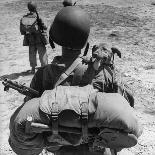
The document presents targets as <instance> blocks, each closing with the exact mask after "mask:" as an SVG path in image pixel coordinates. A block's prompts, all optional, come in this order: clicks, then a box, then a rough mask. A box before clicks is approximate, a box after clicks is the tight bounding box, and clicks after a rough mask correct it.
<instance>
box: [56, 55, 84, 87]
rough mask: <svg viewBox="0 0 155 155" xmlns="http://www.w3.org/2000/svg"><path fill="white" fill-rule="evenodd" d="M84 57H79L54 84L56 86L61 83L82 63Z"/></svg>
mask: <svg viewBox="0 0 155 155" xmlns="http://www.w3.org/2000/svg"><path fill="white" fill-rule="evenodd" d="M81 61H82V58H80V57H79V58H77V59H76V60H75V61H74V62H73V63H72V64H71V65H70V66H69V67H68V68H67V70H66V71H65V72H63V73H62V74H61V75H60V77H59V79H58V80H57V82H56V83H55V85H54V88H55V87H57V86H58V85H60V84H61V83H62V82H63V81H64V80H65V79H67V77H68V76H69V75H70V74H71V73H72V72H73V71H74V69H75V68H76V67H77V66H78V65H79V64H80V63H81Z"/></svg>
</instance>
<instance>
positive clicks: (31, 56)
mask: <svg viewBox="0 0 155 155" xmlns="http://www.w3.org/2000/svg"><path fill="white" fill-rule="evenodd" d="M36 55H37V48H36V46H35V45H30V46H29V61H30V66H31V67H32V68H35V67H36V66H37V58H36Z"/></svg>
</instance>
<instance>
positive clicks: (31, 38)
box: [20, 12, 48, 46]
mask: <svg viewBox="0 0 155 155" xmlns="http://www.w3.org/2000/svg"><path fill="white" fill-rule="evenodd" d="M23 17H30V18H33V17H34V18H36V19H37V15H36V13H34V12H30V13H28V14H26V15H24V16H23ZM37 25H38V31H37V32H36V33H32V34H26V32H25V31H23V29H22V23H21V20H20V33H21V35H24V39H23V46H30V45H36V44H42V45H46V44H48V35H47V27H46V25H45V24H44V23H43V20H42V19H41V18H40V17H39V19H37Z"/></svg>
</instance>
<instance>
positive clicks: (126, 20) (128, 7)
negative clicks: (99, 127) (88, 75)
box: [0, 0, 155, 155]
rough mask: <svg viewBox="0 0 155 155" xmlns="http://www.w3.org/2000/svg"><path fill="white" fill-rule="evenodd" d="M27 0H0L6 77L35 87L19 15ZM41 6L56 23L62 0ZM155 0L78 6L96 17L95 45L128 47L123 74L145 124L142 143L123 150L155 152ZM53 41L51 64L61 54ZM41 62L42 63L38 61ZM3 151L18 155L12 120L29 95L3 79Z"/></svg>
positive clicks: (1, 63)
mask: <svg viewBox="0 0 155 155" xmlns="http://www.w3.org/2000/svg"><path fill="white" fill-rule="evenodd" d="M26 2H27V0H20V1H17V0H1V1H0V30H1V31H0V77H1V78H9V79H11V80H16V81H18V82H21V83H25V84H26V85H27V86H29V83H30V80H31V79H32V75H29V74H27V72H26V71H27V70H28V69H30V67H29V62H28V48H27V47H23V46H22V40H23V37H22V36H21V35H20V33H19V20H20V18H21V16H22V15H24V14H25V13H26V11H27V10H26ZM37 3H38V10H39V13H40V14H41V16H42V17H43V19H44V21H45V23H46V24H47V25H48V27H50V24H51V22H52V21H53V18H54V16H55V14H56V13H57V11H58V10H60V8H61V7H62V5H61V1H52V0H42V1H41V0H37ZM154 3H155V1H153V0H152V1H151V0H80V1H78V3H77V4H78V5H80V7H82V8H84V9H85V10H86V11H88V13H89V14H90V17H91V22H92V25H91V26H92V27H91V35H90V38H89V41H90V43H91V45H94V44H96V43H99V42H111V43H112V44H113V45H114V46H116V47H118V48H119V49H120V50H121V52H122V59H119V58H116V60H115V64H116V68H117V70H118V79H119V80H120V81H123V82H126V83H127V84H128V85H129V86H130V87H131V88H132V89H133V92H134V96H135V101H136V103H135V110H136V112H137V116H138V118H139V121H140V122H141V123H142V125H143V134H142V136H141V137H140V138H139V141H138V144H137V145H136V146H135V147H132V148H130V149H124V150H123V151H121V153H120V154H121V155H155V5H153V4H154ZM56 48H57V49H56V50H55V51H52V50H51V48H50V46H49V45H47V52H48V56H49V63H50V62H51V60H52V58H53V57H54V56H55V55H56V54H59V53H60V47H58V46H57V47H56ZM38 66H40V63H39V60H38ZM0 92H1V93H0V155H14V153H13V151H12V150H11V148H10V147H9V145H8V142H7V139H8V136H9V129H8V127H9V119H10V116H11V114H12V113H13V112H14V111H15V109H16V108H17V107H18V106H19V105H21V104H22V101H23V98H24V96H23V95H21V94H19V93H18V92H16V91H15V90H12V89H10V90H9V92H4V91H3V85H2V84H1V83H0Z"/></svg>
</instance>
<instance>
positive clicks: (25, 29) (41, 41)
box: [20, 2, 48, 73]
mask: <svg viewBox="0 0 155 155" xmlns="http://www.w3.org/2000/svg"><path fill="white" fill-rule="evenodd" d="M27 8H28V10H29V13H27V14H26V15H24V16H23V17H22V18H21V20H20V32H21V35H24V40H23V46H29V62H30V66H31V73H35V67H36V66H37V59H36V55H37V52H38V54H39V59H40V63H41V66H45V65H47V64H48V56H47V52H46V45H47V44H48V37H47V27H46V25H45V24H44V23H43V21H42V19H41V18H40V17H39V14H38V12H37V6H36V3H34V2H29V3H28V4H27Z"/></svg>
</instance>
